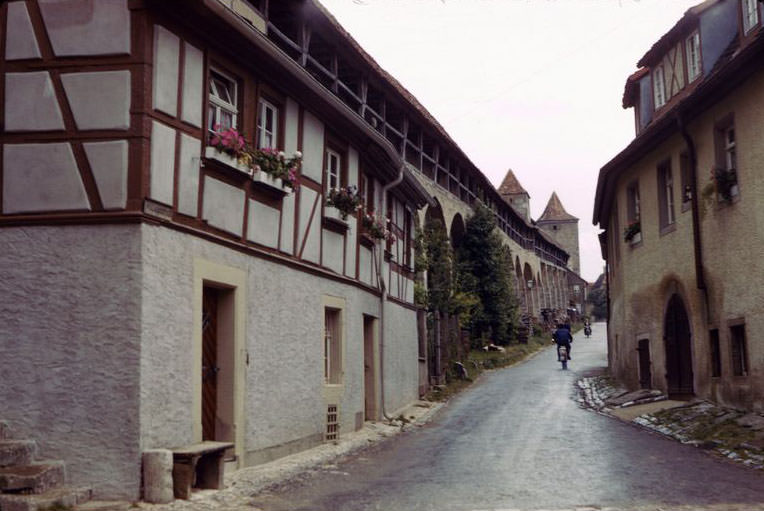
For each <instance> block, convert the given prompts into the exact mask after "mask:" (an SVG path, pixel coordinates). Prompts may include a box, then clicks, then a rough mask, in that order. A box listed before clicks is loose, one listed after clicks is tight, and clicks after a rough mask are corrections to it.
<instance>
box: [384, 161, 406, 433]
mask: <svg viewBox="0 0 764 511" xmlns="http://www.w3.org/2000/svg"><path fill="white" fill-rule="evenodd" d="M405 168H406V163H401V166H400V168H399V169H398V177H396V178H395V179H394V180H393V181H391V182H389V183H387V184H386V185H385V186H383V187H382V208H381V209H382V214H383V215H385V218H386V217H387V192H389V191H390V190H391V189H393V188H394V187H396V186H398V185H399V184H401V181H403V173H404V169H405ZM382 243H384V240H377V251H378V254H379V257H378V258H377V283H378V285H379V289H380V290H381V291H382V294H381V295H380V298H379V330H380V335H379V381H380V402H381V405H382V416H383V417H384V418H385V419H387V420H389V421H390V420H393V419H392V417H390V416H389V415H387V409H386V408H385V303H387V285H386V284H385V279H384V278H383V277H382V266H383V262H384V260H385V251H384V247H383V246H382Z"/></svg>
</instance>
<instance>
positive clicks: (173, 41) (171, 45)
mask: <svg viewBox="0 0 764 511" xmlns="http://www.w3.org/2000/svg"><path fill="white" fill-rule="evenodd" d="M179 66H180V39H179V38H178V36H176V35H175V34H173V33H172V32H170V31H169V30H167V29H166V28H164V27H162V26H160V25H154V75H153V77H154V108H155V109H156V110H161V111H162V112H164V113H166V114H168V115H172V116H173V117H174V116H175V115H177V113H178V80H179V76H178V74H179V72H180V68H179Z"/></svg>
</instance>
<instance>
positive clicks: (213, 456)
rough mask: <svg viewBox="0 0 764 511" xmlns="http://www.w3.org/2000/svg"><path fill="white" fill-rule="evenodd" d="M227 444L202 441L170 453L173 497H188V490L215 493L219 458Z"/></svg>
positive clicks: (220, 470)
mask: <svg viewBox="0 0 764 511" xmlns="http://www.w3.org/2000/svg"><path fill="white" fill-rule="evenodd" d="M232 447H233V444H232V443H230V442H209V441H206V442H202V443H200V444H193V445H188V446H185V447H177V448H175V449H171V451H172V487H173V493H174V494H175V498H178V499H186V500H188V498H189V497H190V496H191V488H206V489H213V490H218V489H220V488H222V487H223V473H224V463H223V456H224V454H225V451H226V450H227V449H230V448H232Z"/></svg>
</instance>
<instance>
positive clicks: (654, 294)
mask: <svg viewBox="0 0 764 511" xmlns="http://www.w3.org/2000/svg"><path fill="white" fill-rule="evenodd" d="M763 7H764V6H762V4H761V3H760V2H756V1H754V0H709V1H706V2H704V3H702V4H699V5H698V6H696V7H694V8H692V9H690V10H688V11H687V12H686V13H685V15H684V16H683V17H682V19H680V20H679V21H678V22H677V23H676V25H675V26H674V27H673V28H672V29H671V30H670V31H669V32H668V33H666V34H665V35H664V36H663V37H662V38H661V39H660V40H659V41H657V42H656V43H655V44H654V45H653V47H652V48H651V49H650V51H648V53H647V54H645V56H644V57H643V58H642V59H641V60H640V62H639V63H638V65H639V66H640V69H639V71H637V72H636V73H634V74H633V75H632V76H630V77H629V79H628V80H627V83H626V88H625V92H624V108H628V107H633V108H634V112H635V127H636V131H637V136H636V138H635V139H634V141H633V142H632V143H631V144H630V145H629V146H628V147H627V148H626V149H624V150H623V151H622V152H621V153H620V154H618V155H617V156H616V157H615V158H614V159H612V160H611V161H610V162H608V163H607V164H606V165H605V166H604V167H603V168H602V169H601V171H600V176H599V181H598V184H597V195H596V201H595V209H594V223H595V224H599V226H600V227H601V228H602V229H604V230H605V232H604V233H603V234H602V235H601V237H600V239H601V241H602V244H603V255H604V256H605V258H606V261H607V283H608V288H609V316H610V317H609V330H608V347H609V358H610V366H611V369H612V370H613V372H614V374H615V375H616V376H617V377H618V378H620V379H622V380H623V381H625V382H626V383H628V384H629V386H631V387H640V386H641V387H643V388H651V387H652V388H659V389H662V390H665V391H667V392H668V393H669V394H673V395H697V396H700V397H703V398H707V399H712V400H715V401H717V402H720V403H723V404H727V405H731V406H737V407H741V408H747V409H753V410H758V411H761V410H763V409H764V343H762V342H761V340H760V339H758V337H757V336H756V335H755V333H756V332H758V331H759V330H760V329H761V328H762V327H764V308H762V303H764V301H763V300H764V295H762V292H761V289H760V288H761V286H760V285H759V284H760V283H761V282H762V278H763V277H762V275H764V266H763V263H762V261H761V258H760V257H759V256H758V254H760V253H761V252H762V250H764V236H763V235H762V232H764V231H762V228H761V227H762V225H763V224H762V219H764V208H763V207H762V204H761V201H760V200H759V199H760V198H761V197H762V193H764V170H763V169H764V143H763V142H762V139H761V126H762V125H764V67H762V62H764V58H763V57H764V53H762V52H763V51H764V32H763V31H762V30H761V24H762V21H761V20H762V16H763V15H764V11H763V10H762V9H763Z"/></svg>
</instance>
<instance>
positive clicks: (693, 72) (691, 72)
mask: <svg viewBox="0 0 764 511" xmlns="http://www.w3.org/2000/svg"><path fill="white" fill-rule="evenodd" d="M685 54H686V55H687V78H688V79H689V81H693V80H695V79H696V78H697V77H698V76H700V66H701V64H700V34H699V33H698V31H697V30H696V31H695V32H693V33H692V35H691V36H690V37H688V38H687V40H686V41H685Z"/></svg>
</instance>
